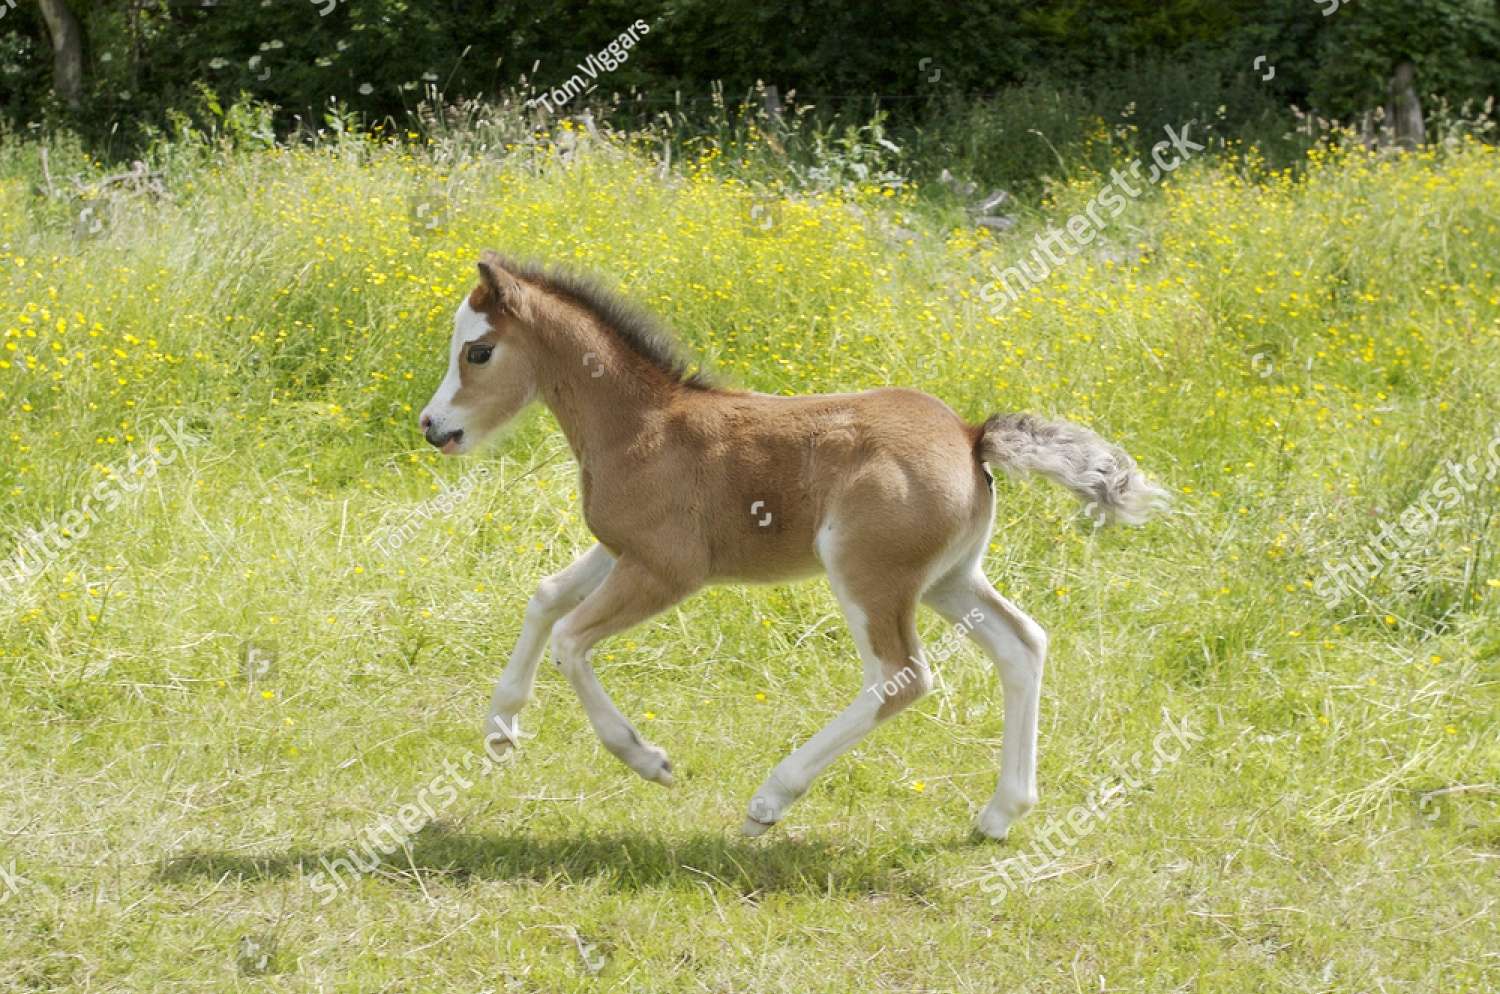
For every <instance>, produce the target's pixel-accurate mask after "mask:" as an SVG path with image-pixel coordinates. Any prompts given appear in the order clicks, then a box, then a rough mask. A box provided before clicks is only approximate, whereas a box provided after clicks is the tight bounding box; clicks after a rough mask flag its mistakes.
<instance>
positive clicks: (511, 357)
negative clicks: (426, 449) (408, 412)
mask: <svg viewBox="0 0 1500 994" xmlns="http://www.w3.org/2000/svg"><path fill="white" fill-rule="evenodd" d="M529 292H530V291H529V290H528V289H527V288H526V286H525V285H524V284H523V283H521V282H520V281H519V280H517V279H516V278H515V277H514V276H512V275H511V274H510V273H509V272H507V271H506V269H505V267H504V266H503V265H502V264H501V262H500V259H499V257H498V256H496V255H495V254H494V253H493V252H486V253H485V254H484V256H483V258H481V259H480V261H479V285H478V286H476V287H475V288H474V290H473V291H472V292H471V293H470V294H469V296H468V297H467V298H466V299H465V300H464V302H463V303H462V304H460V305H459V307H458V313H457V314H456V315H455V316H454V318H453V341H452V343H451V344H450V345H449V348H448V375H447V376H445V377H443V382H442V383H440V384H438V388H437V392H436V393H434V394H433V395H432V400H430V401H428V402H427V406H426V407H425V408H423V409H422V417H421V421H420V425H421V428H422V432H423V434H424V435H425V436H426V438H427V441H429V442H431V443H432V444H433V445H436V446H438V448H440V449H442V450H443V453H444V454H445V455H450V456H451V455H458V454H459V453H463V452H469V451H471V450H472V449H473V448H474V447H475V446H477V445H478V444H479V443H480V442H482V441H483V440H484V438H485V437H486V436H487V435H489V434H490V433H491V432H493V431H494V430H495V429H496V428H499V427H500V426H501V425H503V424H505V422H507V421H509V420H510V419H511V418H513V417H515V416H516V414H518V413H519V412H520V410H521V409H522V408H523V407H525V406H526V405H527V404H528V403H530V401H531V399H532V398H533V397H534V396H535V395H536V368H535V361H536V357H535V353H534V352H533V351H532V349H531V341H530V336H529V335H528V334H526V331H527V328H528V326H529V322H530V315H531V308H530V306H529V302H528V300H527V294H528V293H529Z"/></svg>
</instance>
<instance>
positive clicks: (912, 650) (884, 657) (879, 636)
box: [741, 569, 932, 836]
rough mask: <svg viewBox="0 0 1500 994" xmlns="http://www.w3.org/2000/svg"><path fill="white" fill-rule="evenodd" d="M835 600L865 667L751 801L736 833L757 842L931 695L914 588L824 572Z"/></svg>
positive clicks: (879, 579)
mask: <svg viewBox="0 0 1500 994" xmlns="http://www.w3.org/2000/svg"><path fill="white" fill-rule="evenodd" d="M829 580H830V582H831V583H832V584H833V590H834V593H835V594H836V595H837V596H838V599H839V604H840V606H841V607H842V608H843V609H844V617H845V619H846V620H847V621H848V622H849V629H850V631H851V632H852V633H853V635H854V644H855V645H856V646H858V648H859V655H860V659H861V660H863V662H864V681H863V686H862V687H861V688H860V692H859V696H858V697H856V698H855V699H854V701H853V703H851V704H850V705H849V706H848V707H846V708H844V710H843V711H841V712H839V714H838V715H837V716H836V717H835V718H834V719H833V720H832V721H830V722H829V723H828V724H827V725H824V726H823V728H822V729H820V730H819V731H818V733H817V734H816V735H814V736H813V737H812V738H810V739H808V740H807V741H806V742H805V743H803V744H802V745H801V746H799V747H798V748H797V749H796V750H795V751H794V752H793V753H792V754H791V755H790V756H788V757H786V758H785V759H783V760H782V761H781V762H780V763H778V764H777V766H776V768H775V769H774V770H772V771H771V774H770V776H768V777H766V780H765V783H763V784H761V786H760V789H759V790H757V791H756V792H755V796H754V797H753V798H752V799H751V801H750V812H749V815H748V817H746V819H745V823H744V825H743V826H742V828H741V831H742V832H744V834H746V835H752V836H753V835H760V834H762V833H764V832H765V831H766V830H767V829H768V828H770V827H771V826H772V825H774V824H775V823H776V822H778V821H780V820H781V816H782V815H783V814H785V813H786V809H787V808H788V807H790V806H791V804H792V802H793V801H795V800H797V798H799V797H801V796H802V795H803V794H804V793H806V792H807V788H808V787H809V786H810V785H811V784H812V782H813V780H814V778H816V777H817V775H818V774H819V773H821V772H823V770H824V769H825V768H826V767H827V766H828V764H830V763H832V762H833V761H834V760H835V759H837V758H838V757H839V756H841V755H843V754H844V753H845V752H847V751H848V750H849V749H850V748H852V747H853V746H854V745H855V744H856V743H858V742H859V740H860V739H862V738H864V737H865V736H866V735H868V734H869V733H870V732H871V731H872V730H873V729H874V728H875V726H876V725H878V724H880V723H881V722H882V721H884V720H885V719H886V718H889V717H890V716H891V715H893V714H895V713H896V712H897V711H900V710H901V709H902V708H904V707H906V706H907V705H908V704H911V703H912V702H913V701H915V700H917V699H918V698H919V697H921V696H922V695H923V694H925V693H927V692H928V691H929V690H931V689H932V677H931V674H930V673H929V672H928V669H927V663H926V661H925V660H924V659H923V657H922V644H921V642H919V641H918V639H917V629H916V606H917V605H916V600H917V597H916V595H917V592H916V590H915V589H902V586H901V584H900V582H899V581H894V582H893V580H892V578H890V577H887V576H883V575H874V574H871V575H870V578H869V579H868V580H866V581H865V582H864V583H863V585H860V586H852V585H850V584H848V583H846V582H843V581H841V578H840V577H839V576H838V575H837V573H836V571H835V570H834V569H830V570H829Z"/></svg>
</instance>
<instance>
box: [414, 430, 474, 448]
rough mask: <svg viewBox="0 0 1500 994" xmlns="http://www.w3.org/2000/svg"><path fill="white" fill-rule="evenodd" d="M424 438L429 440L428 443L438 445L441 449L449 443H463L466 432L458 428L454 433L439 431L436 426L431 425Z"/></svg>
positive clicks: (423, 434)
mask: <svg viewBox="0 0 1500 994" xmlns="http://www.w3.org/2000/svg"><path fill="white" fill-rule="evenodd" d="M422 437H423V438H425V439H427V441H428V442H430V443H431V444H433V445H436V446H437V447H438V448H440V449H441V448H442V447H443V446H445V445H447V444H448V443H449V442H454V443H458V442H461V441H463V437H464V430H463V429H462V428H456V429H454V430H453V431H439V430H438V429H437V428H436V426H434V425H430V424H429V425H428V426H427V430H426V431H425V432H423V433H422Z"/></svg>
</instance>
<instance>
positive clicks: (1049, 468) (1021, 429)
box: [976, 414, 1168, 525]
mask: <svg viewBox="0 0 1500 994" xmlns="http://www.w3.org/2000/svg"><path fill="white" fill-rule="evenodd" d="M976 454H977V455H978V457H979V458H980V459H981V460H983V461H984V462H986V463H988V464H989V465H991V466H993V467H995V468H997V469H1000V470H1002V471H1004V472H1005V473H1006V474H1007V475H1010V476H1019V475H1020V474H1022V473H1037V474H1040V475H1041V476H1045V477H1046V478H1047V479H1049V480H1051V481H1052V482H1053V483H1058V484H1061V485H1062V486H1064V487H1067V488H1068V489H1069V490H1071V491H1073V494H1074V496H1076V497H1077V498H1078V499H1079V500H1081V501H1083V503H1084V509H1085V511H1086V512H1087V513H1088V514H1089V516H1090V517H1092V518H1093V519H1094V521H1095V522H1096V523H1098V524H1103V523H1105V522H1112V521H1120V522H1123V523H1125V524H1127V525H1138V524H1141V523H1142V522H1144V521H1145V520H1146V519H1147V518H1149V517H1150V516H1151V515H1152V513H1153V512H1156V511H1159V510H1163V509H1165V508H1166V506H1167V503H1168V494H1167V492H1166V491H1165V490H1163V489H1162V488H1161V487H1159V486H1157V485H1156V484H1155V483H1152V482H1151V481H1150V480H1148V479H1146V477H1145V476H1144V475H1143V474H1142V473H1141V471H1140V468H1139V467H1137V466H1136V464H1135V460H1134V459H1132V458H1130V455H1129V453H1127V452H1126V451H1125V450H1124V449H1122V448H1120V447H1119V446H1118V445H1111V444H1110V443H1109V442H1106V441H1105V440H1104V439H1102V438H1100V437H1099V436H1098V435H1096V434H1094V433H1093V432H1092V431H1089V430H1088V429H1087V428H1085V427H1083V426H1082V425H1076V424H1073V423H1072V422H1071V421H1044V420H1042V419H1041V418H1038V417H1034V416H1033V415H1030V414H996V415H994V416H993V417H991V418H990V419H989V420H988V421H986V422H985V423H984V426H983V427H982V428H981V429H980V434H979V443H978V445H977V446H976Z"/></svg>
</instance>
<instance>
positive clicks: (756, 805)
mask: <svg viewBox="0 0 1500 994" xmlns="http://www.w3.org/2000/svg"><path fill="white" fill-rule="evenodd" d="M776 820H777V815H776V809H775V808H774V807H772V805H771V802H770V801H768V800H766V799H765V798H764V797H761V796H760V795H758V794H757V795H756V796H755V797H752V798H751V799H750V812H749V813H748V814H746V815H745V823H744V824H743V825H741V826H740V834H741V835H743V836H745V837H746V838H749V839H754V838H757V837H759V836H762V835H765V834H766V833H767V832H769V831H770V830H771V826H772V825H775V824H776Z"/></svg>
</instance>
